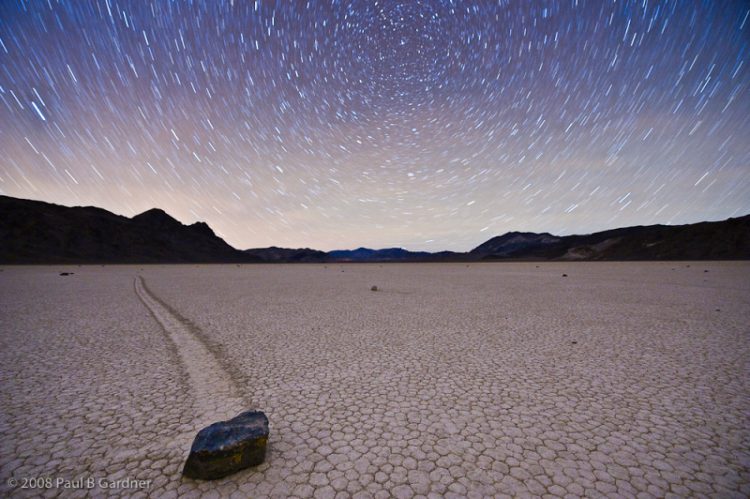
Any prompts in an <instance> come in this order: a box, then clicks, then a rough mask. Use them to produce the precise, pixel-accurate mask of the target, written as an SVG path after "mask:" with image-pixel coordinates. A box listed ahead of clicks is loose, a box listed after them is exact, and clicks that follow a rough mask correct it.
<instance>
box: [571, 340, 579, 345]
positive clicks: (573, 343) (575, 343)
mask: <svg viewBox="0 0 750 499" xmlns="http://www.w3.org/2000/svg"><path fill="white" fill-rule="evenodd" d="M570 343H571V344H572V345H577V344H578V342H577V341H575V340H573V341H571V342H570Z"/></svg>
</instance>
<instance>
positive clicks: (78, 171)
mask: <svg viewBox="0 0 750 499" xmlns="http://www.w3.org/2000/svg"><path fill="white" fill-rule="evenodd" d="M749 14H750V7H748V5H747V3H745V2H732V1H724V2H701V3H699V2H659V1H654V0H639V1H618V2H605V1H598V0H597V1H592V2H586V1H583V0H566V1H560V2H555V1H551V2H544V3H538V2H529V1H518V2H515V1H504V0H501V1H489V0H482V1H465V2H462V1H457V0H456V1H452V2H451V1H424V2H417V1H411V0H409V1H395V0H378V1H375V0H362V1H352V2H344V1H329V0H326V1H312V0H311V1H308V2H303V1H286V0H285V1H277V2H273V1H270V0H256V1H241V0H235V1H234V2H230V1H219V0H210V1H209V0H206V1H192V2H183V1H167V0H160V1H157V0H154V1H150V2H148V1H145V0H139V1H119V0H102V1H93V0H92V1H57V0H49V1H29V2H10V1H9V2H3V3H2V4H0V101H1V102H0V150H2V158H0V192H2V193H3V194H6V195H10V196H16V197H23V198H32V199H40V200H44V201H50V202H56V203H60V204H65V205H95V206H100V207H103V208H105V209H108V210H111V211H114V212H116V213H119V214H123V215H126V216H132V215H135V214H137V213H139V212H142V211H145V210H146V209H149V208H152V207H159V208H162V209H164V210H165V211H167V212H168V213H170V214H172V215H173V216H175V217H176V218H178V219H179V220H181V221H182V222H184V223H191V222H194V221H196V220H204V221H206V222H208V223H209V225H211V227H213V228H214V229H215V231H216V232H217V233H218V234H219V235H221V236H222V237H224V238H225V239H226V240H227V241H228V242H229V243H230V244H232V245H233V246H235V247H238V248H248V247H260V246H269V245H277V246H287V247H301V246H309V247H314V248H318V249H323V250H329V249H334V248H348V247H354V246H361V245H366V246H371V247H388V246H403V247H406V248H408V249H426V250H441V249H452V250H468V249H470V248H471V247H473V246H475V245H477V244H479V243H481V242H482V241H484V240H486V239H489V237H491V236H494V235H497V234H501V233H503V232H506V231H509V230H530V231H549V232H553V233H556V234H570V233H586V232H592V231H595V230H602V229H607V228H613V227H618V226H625V225H635V224H652V223H671V224H676V223H690V222H696V221H700V220H720V219H724V218H727V217H730V216H739V215H744V214H747V213H748V212H750V95H749V94H748V90H749V88H748V87H749V86H750V68H748V66H749V65H750V63H749V61H748V58H749V57H748V56H749V54H750V19H749Z"/></svg>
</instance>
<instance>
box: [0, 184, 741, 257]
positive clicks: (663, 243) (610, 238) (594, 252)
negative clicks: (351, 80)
mask: <svg viewBox="0 0 750 499" xmlns="http://www.w3.org/2000/svg"><path fill="white" fill-rule="evenodd" d="M747 259H750V215H746V216H744V217H739V218H730V219H728V220H724V221H721V222H700V223H695V224H689V225H675V226H671V225H648V226H635V227H624V228H619V229H612V230H607V231H602V232H596V233H593V234H587V235H571V236H555V235H552V234H548V233H546V232H545V233H534V232H508V233H506V234H503V235H501V236H496V237H493V238H491V239H489V240H487V241H486V242H484V243H482V244H480V245H479V246H477V247H476V248H474V249H472V250H471V251H469V252H467V253H459V252H452V251H441V252H437V253H428V252H425V251H408V250H406V249H403V248H385V249H370V248H357V249H353V250H335V251H329V252H324V251H319V250H315V249H310V248H298V249H290V248H278V247H275V246H272V247H270V248H253V249H248V250H244V251H240V250H238V249H235V248H233V247H232V246H230V245H229V244H227V243H226V242H225V241H224V240H223V239H221V238H220V237H219V236H217V235H216V234H215V233H214V231H213V230H211V228H210V227H209V226H208V225H207V224H205V223H204V222H196V223H194V224H191V225H184V224H182V223H180V222H179V221H178V220H175V219H174V218H172V217H171V216H170V215H169V214H167V213H165V212H164V211H163V210H160V209H158V208H154V209H150V210H148V211H145V212H143V213H141V214H139V215H136V216H134V217H132V218H127V217H123V216H120V215H115V214H114V213H110V212H109V211H106V210H103V209H101V208H95V207H90V206H89V207H66V206H60V205H56V204H51V203H45V202H42V201H32V200H26V199H17V198H12V197H9V196H0V262H2V263H18V264H21V263H263V262H265V263H322V262H451V261H453V262H459V261H460V262H464V261H492V260H535V261H539V260H542V261H543V260H605V261H606V260H747Z"/></svg>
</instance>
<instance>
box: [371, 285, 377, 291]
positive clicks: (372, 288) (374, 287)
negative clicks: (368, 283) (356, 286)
mask: <svg viewBox="0 0 750 499" xmlns="http://www.w3.org/2000/svg"><path fill="white" fill-rule="evenodd" d="M377 290H378V287H377V286H373V287H371V288H370V291H377Z"/></svg>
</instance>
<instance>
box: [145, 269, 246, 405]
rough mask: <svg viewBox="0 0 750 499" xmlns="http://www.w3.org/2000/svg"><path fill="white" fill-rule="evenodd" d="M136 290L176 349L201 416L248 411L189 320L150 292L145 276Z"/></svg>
mask: <svg viewBox="0 0 750 499" xmlns="http://www.w3.org/2000/svg"><path fill="white" fill-rule="evenodd" d="M134 287H135V292H136V294H137V295H138V298H139V299H140V300H141V302H142V303H143V305H144V306H145V307H146V308H148V309H149V311H150V312H151V313H152V314H153V316H154V318H155V319H156V321H157V322H158V323H159V324H160V325H161V327H162V328H163V329H164V331H166V333H167V334H168V336H169V338H170V339H171V340H172V343H174V345H175V347H176V348H177V353H178V356H179V359H180V361H181V363H182V365H183V367H184V369H185V372H186V373H187V375H188V378H189V379H188V384H189V386H190V388H191V391H192V394H193V397H194V398H195V401H196V407H197V408H198V409H199V411H200V412H201V415H203V416H216V417H219V418H224V417H231V416H233V415H236V413H238V412H239V411H241V410H243V409H244V408H246V403H245V401H244V400H243V397H242V396H241V394H240V391H239V390H238V388H237V386H236V385H235V384H234V382H233V381H232V378H231V376H230V375H229V374H228V373H227V372H226V370H225V369H224V368H223V367H222V365H221V363H220V362H219V361H218V359H217V358H216V357H215V356H214V354H213V353H212V352H211V351H210V350H209V349H208V348H207V347H206V345H205V344H204V342H203V341H201V339H200V338H199V337H198V335H197V334H196V333H195V332H193V331H192V330H191V328H190V327H189V326H188V325H187V324H186V322H187V321H185V319H183V318H182V317H180V315H179V314H178V313H177V312H176V311H174V310H173V309H172V308H171V307H169V306H168V305H167V304H166V303H164V302H163V301H162V300H161V299H160V298H159V297H158V296H156V295H155V294H154V293H153V292H152V291H151V290H149V289H148V287H147V286H146V282H145V280H144V279H143V277H141V276H138V277H136V278H135V283H134Z"/></svg>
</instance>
